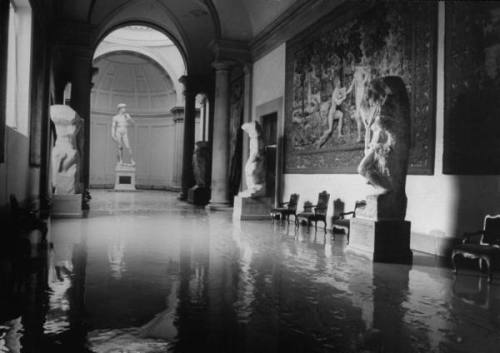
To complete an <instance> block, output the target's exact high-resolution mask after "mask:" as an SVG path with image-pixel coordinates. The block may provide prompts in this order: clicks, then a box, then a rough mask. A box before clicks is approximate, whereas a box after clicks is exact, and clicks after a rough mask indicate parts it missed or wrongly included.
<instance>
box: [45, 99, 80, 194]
mask: <svg viewBox="0 0 500 353" xmlns="http://www.w3.org/2000/svg"><path fill="white" fill-rule="evenodd" d="M50 119H51V120H52V122H53V123H54V126H55V129H56V135H57V138H56V144H55V146H54V148H53V150H52V173H53V180H54V185H55V193H56V194H75V193H79V192H80V190H79V186H80V185H79V180H80V154H79V153H78V149H77V141H76V140H77V136H78V132H79V131H80V129H81V127H82V125H83V124H82V121H83V120H82V119H81V118H80V116H79V115H78V114H77V113H76V112H75V111H74V110H73V109H71V108H70V107H69V106H67V105H53V106H51V107H50Z"/></svg>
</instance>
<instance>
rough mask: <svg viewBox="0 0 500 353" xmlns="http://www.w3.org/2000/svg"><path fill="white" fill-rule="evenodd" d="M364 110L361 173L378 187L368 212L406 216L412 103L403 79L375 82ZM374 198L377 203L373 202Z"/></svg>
mask: <svg viewBox="0 0 500 353" xmlns="http://www.w3.org/2000/svg"><path fill="white" fill-rule="evenodd" d="M361 113H362V115H363V120H364V121H365V123H366V126H367V134H366V142H365V146H366V149H365V156H364V158H363V159H362V161H361V163H360V164H359V167H358V172H359V173H360V174H361V175H362V176H363V177H365V178H366V180H367V181H368V183H369V184H370V185H372V186H373V187H374V188H375V190H376V195H372V196H371V197H370V196H369V197H368V206H367V211H368V212H371V213H372V215H370V216H372V217H374V218H375V217H376V218H379V219H380V218H382V219H386V218H390V219H404V216H405V212H406V193H405V185H406V174H407V171H408V158H409V153H410V103H409V98H408V93H407V90H406V87H405V84H404V82H403V80H402V79H401V78H400V77H396V76H388V77H383V78H379V79H375V80H373V81H371V83H370V84H369V86H368V88H367V91H366V93H365V98H364V101H363V103H362V112H361ZM370 199H373V200H376V201H377V202H376V203H372V202H370ZM371 204H372V205H373V209H372V210H370V205H371Z"/></svg>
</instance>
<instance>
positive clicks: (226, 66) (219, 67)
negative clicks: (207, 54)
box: [212, 60, 235, 71]
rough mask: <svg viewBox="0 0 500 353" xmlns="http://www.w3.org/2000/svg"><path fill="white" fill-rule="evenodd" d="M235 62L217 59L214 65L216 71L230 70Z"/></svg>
mask: <svg viewBox="0 0 500 353" xmlns="http://www.w3.org/2000/svg"><path fill="white" fill-rule="evenodd" d="M234 64H235V62H234V61H232V60H217V61H214V62H213V63H212V67H213V68H214V69H215V70H216V71H229V70H230V69H231V68H232V67H233V66H234Z"/></svg>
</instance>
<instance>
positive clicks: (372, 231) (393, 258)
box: [347, 218, 413, 264]
mask: <svg viewBox="0 0 500 353" xmlns="http://www.w3.org/2000/svg"><path fill="white" fill-rule="evenodd" d="M410 227H411V223H410V222H408V221H398V220H370V219H362V218H353V219H351V225H350V234H349V245H348V247H347V250H348V251H352V252H355V253H358V254H360V255H364V256H366V257H368V258H370V259H371V260H373V261H374V262H390V263H402V264H409V263H411V262H412V258H413V255H412V252H411V250H410Z"/></svg>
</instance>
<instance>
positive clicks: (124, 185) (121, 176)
mask: <svg viewBox="0 0 500 353" xmlns="http://www.w3.org/2000/svg"><path fill="white" fill-rule="evenodd" d="M115 190H116V191H135V190H136V189H135V166H133V165H128V164H120V163H118V164H117V165H116V168H115Z"/></svg>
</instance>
